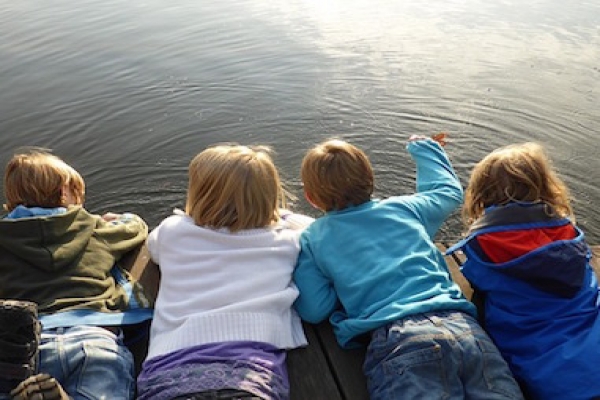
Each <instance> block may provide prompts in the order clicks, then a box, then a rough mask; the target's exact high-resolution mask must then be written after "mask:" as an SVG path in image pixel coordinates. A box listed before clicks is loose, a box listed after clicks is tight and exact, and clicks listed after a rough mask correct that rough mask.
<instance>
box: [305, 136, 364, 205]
mask: <svg viewBox="0 0 600 400" xmlns="http://www.w3.org/2000/svg"><path fill="white" fill-rule="evenodd" d="M300 175H301V177H302V183H303V184H304V191H305V193H306V195H307V197H308V198H309V200H310V201H311V202H312V203H313V204H314V205H315V206H316V207H318V208H319V209H321V210H323V211H331V210H341V209H344V208H346V207H348V206H351V205H354V206H357V205H359V204H362V203H365V202H367V201H369V200H370V199H371V195H372V194H373V182H374V177H373V168H372V166H371V162H370V161H369V158H368V157H367V155H366V154H365V153H364V152H363V151H362V150H360V149H359V148H358V147H356V146H354V145H352V144H350V143H347V142H344V141H342V140H338V139H332V140H328V141H326V142H323V143H321V144H318V145H317V146H315V147H314V148H312V149H311V150H309V151H308V152H307V153H306V155H305V156H304V159H303V160H302V167H301V170H300Z"/></svg>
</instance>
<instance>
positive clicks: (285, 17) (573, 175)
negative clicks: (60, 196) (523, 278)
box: [0, 0, 600, 243]
mask: <svg viewBox="0 0 600 400" xmlns="http://www.w3.org/2000/svg"><path fill="white" fill-rule="evenodd" d="M599 80H600V3H598V2H597V1H593V0H588V1H574V2H565V1H562V0H538V1H527V2H522V1H519V0H505V1H497V0H494V1H487V0H486V1H483V0H451V1H442V0H433V1H427V2H424V1H420V0H414V1H413V0H411V1H405V0H395V1H381V0H380V1H372V0H328V1H322V0H304V1H302V0H273V1H261V0H222V1H218V2H208V1H196V0H181V1H163V0H160V1H159V0H147V1H131V2H125V1H115V0H104V1H97V0H79V1H76V2H74V1H71V0H69V1H67V0H19V1H13V0H0V135H1V136H0V137H1V138H2V142H1V143H2V146H1V147H0V163H1V164H2V165H4V164H5V163H6V161H7V160H8V158H9V157H10V156H11V154H12V152H13V150H14V149H15V148H17V147H19V146H27V145H35V146H42V147H47V148H51V149H53V150H54V152H55V153H56V154H57V155H59V156H61V157H63V158H64V159H65V160H66V161H67V162H69V163H71V164H72V165H73V166H74V167H75V168H77V169H78V170H79V171H80V172H81V173H82V174H83V176H84V178H85V179H86V182H87V185H88V201H87V207H88V208H89V209H90V210H92V211H95V212H104V211H108V210H111V211H117V212H120V211H127V210H130V211H134V212H137V213H139V214H141V215H142V216H143V217H145V218H146V219H147V220H148V222H149V223H150V225H155V224H157V223H158V222H159V221H160V220H161V219H162V218H163V217H165V216H166V215H167V214H169V213H170V210H171V209H172V208H173V207H181V206H182V205H183V202H184V197H185V189H186V184H187V182H186V169H187V164H188V162H189V160H190V159H191V158H192V157H193V156H194V155H195V154H196V153H197V152H199V151H201V150H202V149H203V148H204V147H206V146H208V145H210V144H213V143H216V142H225V141H226V142H231V141H235V142H240V143H243V144H267V145H271V146H272V147H273V148H274V149H275V151H276V152H277V154H276V162H277V164H278V165H279V166H280V169H281V171H282V173H283V176H284V178H285V180H286V182H287V183H288V186H289V188H290V189H291V191H292V192H294V193H295V194H297V195H300V186H299V179H298V169H299V164H300V161H301V159H302V156H303V154H304V152H305V151H306V150H307V149H308V148H309V147H311V146H312V145H313V144H314V143H316V142H319V141H321V140H324V139H326V138H329V137H332V136H338V137H341V138H344V139H347V140H350V141H351V142H353V143H355V144H357V145H359V146H361V147H363V148H364V149H365V150H366V151H367V152H368V154H369V155H370V156H371V158H372V161H373V163H374V165H375V168H376V170H377V184H378V189H377V195H379V196H389V195H393V194H402V193H409V192H411V191H412V189H413V186H414V183H413V170H412V164H411V163H410V160H409V158H408V157H407V154H406V153H405V151H404V144H405V140H406V138H408V136H409V135H410V134H413V133H418V134H430V133H435V132H438V131H442V130H443V131H447V132H449V133H450V134H451V136H452V138H453V143H452V144H451V145H450V147H449V148H448V152H449V153H450V155H451V157H452V160H453V162H454V164H455V167H456V169H457V171H458V173H459V175H460V176H461V179H462V180H463V182H466V180H467V177H468V174H469V171H470V169H471V168H472V166H473V164H474V163H475V162H477V161H478V160H479V159H481V157H483V156H484V155H485V154H486V153H488V152H489V151H491V150H492V149H494V148H496V147H498V146H501V145H505V144H509V143H513V142H520V141H525V140H536V141H539V142H542V143H544V144H545V145H546V146H547V148H548V150H549V152H550V153H551V155H552V156H553V159H554V162H555V165H556V166H557V167H558V169H559V171H560V172H561V174H562V176H563V177H564V179H565V180H566V182H567V184H568V185H569V187H570V188H571V190H572V192H573V194H574V196H575V198H576V203H575V209H576V213H577V217H578V220H579V222H580V224H581V225H582V227H583V229H584V230H585V231H586V232H587V234H588V236H589V238H590V241H592V242H594V243H600V216H599V215H598V207H596V204H597V203H598V202H599V201H600V172H599V171H600V160H599V156H598V154H599V150H600V145H599V144H598V139H600V137H599V135H598V131H599V129H600V128H599V127H600V101H599V100H600V84H599ZM297 207H298V208H299V209H300V210H301V211H303V212H307V213H311V214H313V215H315V214H314V213H313V211H312V210H310V209H309V207H308V206H307V205H306V204H305V203H304V202H303V201H302V200H301V199H300V200H298V202H297ZM460 230H461V224H460V221H459V219H458V217H457V216H456V215H455V216H454V217H453V218H451V219H450V221H449V223H448V224H447V225H446V226H445V227H444V229H443V231H442V232H441V237H442V238H445V239H449V240H452V239H454V238H456V237H457V236H458V235H459V233H460Z"/></svg>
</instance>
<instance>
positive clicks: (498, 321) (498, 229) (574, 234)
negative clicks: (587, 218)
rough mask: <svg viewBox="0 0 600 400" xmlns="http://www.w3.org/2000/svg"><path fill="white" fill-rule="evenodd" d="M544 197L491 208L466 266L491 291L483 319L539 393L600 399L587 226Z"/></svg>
mask: <svg viewBox="0 0 600 400" xmlns="http://www.w3.org/2000/svg"><path fill="white" fill-rule="evenodd" d="M549 211H551V209H550V208H549V207H548V206H547V205H545V204H539V203H538V204H531V203H527V204H522V203H518V204H517V203H512V204H509V205H506V206H501V207H490V208H488V209H486V211H485V214H484V216H483V217H482V218H480V219H479V220H478V221H477V222H476V223H475V224H474V225H473V226H472V227H471V230H470V231H469V235H468V237H466V238H465V239H464V240H462V241H461V242H459V243H457V244H456V245H454V246H452V247H451V248H450V249H448V251H447V254H452V253H454V252H456V251H457V250H461V249H462V250H463V251H464V253H465V255H466V261H465V263H464V265H463V266H462V268H461V271H462V273H463V274H464V275H465V277H466V278H467V279H468V280H469V282H470V283H471V285H472V286H473V288H474V289H475V290H477V291H479V292H480V293H481V294H483V296H484V299H485V300H484V317H483V325H484V327H485V329H486V330H487V331H488V333H489V334H490V336H491V337H492V338H493V340H494V342H495V343H496V345H497V346H498V348H499V349H500V351H501V353H502V355H503V356H504V358H505V359H506V360H507V362H508V363H509V365H510V367H511V370H512V371H513V374H514V375H515V378H516V379H517V380H518V381H519V382H520V383H521V385H522V386H523V388H524V391H525V393H526V394H527V395H528V396H529V397H530V398H532V399H543V400H553V399H556V400H584V399H585V400H589V399H594V398H600V379H598V373H599V372H600V309H599V296H598V294H599V288H598V281H597V279H596V276H595V274H594V272H593V270H592V268H591V266H590V260H591V256H592V253H591V250H590V248H589V246H588V245H587V244H586V242H585V239H584V234H583V232H582V231H581V230H580V229H579V228H577V227H576V226H575V225H574V224H573V223H572V222H571V221H570V220H569V219H568V218H562V217H557V216H552V215H551V214H552V213H551V212H549Z"/></svg>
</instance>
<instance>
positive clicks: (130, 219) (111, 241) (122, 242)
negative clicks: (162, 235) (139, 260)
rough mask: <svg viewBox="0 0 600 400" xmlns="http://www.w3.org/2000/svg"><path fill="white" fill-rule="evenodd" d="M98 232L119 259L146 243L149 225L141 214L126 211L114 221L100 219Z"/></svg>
mask: <svg viewBox="0 0 600 400" xmlns="http://www.w3.org/2000/svg"><path fill="white" fill-rule="evenodd" d="M96 232H97V234H98V235H99V236H100V237H102V239H103V240H104V242H105V243H106V244H107V245H108V246H109V248H110V250H111V252H112V253H113V254H114V255H115V257H116V258H117V259H119V258H120V257H121V256H122V255H123V254H125V253H127V252H128V251H131V250H133V249H135V248H136V247H138V246H140V245H141V244H142V243H144V241H145V240H146V237H147V236H148V225H146V223H145V222H144V220H143V219H142V218H140V217H139V216H137V215H135V214H129V213H126V214H122V215H121V216H120V217H119V218H118V219H116V220H113V221H108V222H107V221H104V220H102V219H100V222H99V226H98V229H97V231H96Z"/></svg>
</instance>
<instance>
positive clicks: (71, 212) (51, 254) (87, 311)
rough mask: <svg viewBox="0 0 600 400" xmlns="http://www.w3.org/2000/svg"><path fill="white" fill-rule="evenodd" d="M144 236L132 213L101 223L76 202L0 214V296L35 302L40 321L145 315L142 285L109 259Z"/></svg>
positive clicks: (89, 321) (113, 321)
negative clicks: (52, 210) (50, 210)
mask: <svg viewBox="0 0 600 400" xmlns="http://www.w3.org/2000/svg"><path fill="white" fill-rule="evenodd" d="M147 235H148V227H147V225H146V224H145V222H144V221H143V220H142V219H141V218H140V217H138V216H136V215H133V214H124V215H123V217H122V218H119V219H117V220H115V221H111V222H106V221H104V220H103V219H102V218H101V217H100V216H98V215H93V214H90V213H89V212H87V211H86V210H85V209H83V208H82V207H70V208H69V209H67V210H66V211H65V212H63V213H61V214H58V215H50V216H33V217H25V218H17V219H7V218H5V219H1V220H0V298H3V299H19V300H29V301H33V302H35V303H37V304H38V307H39V308H38V311H39V314H40V316H41V320H42V323H43V325H44V327H45V328H48V327H57V326H74V325H81V324H86V325H120V324H124V323H134V322H139V321H140V320H144V319H147V318H149V316H150V315H151V311H150V310H149V307H150V304H149V302H148V301H147V300H146V299H145V297H144V296H143V294H142V292H141V288H140V287H139V286H138V285H136V284H135V283H134V282H132V281H131V280H130V278H129V276H128V275H127V273H126V272H125V271H123V270H121V269H120V268H118V267H117V266H116V265H115V264H116V262H117V261H118V260H119V259H120V258H121V257H122V256H123V255H124V254H125V253H127V252H128V251H130V250H132V249H134V248H136V247H137V246H139V245H141V244H142V243H143V242H144V240H145V239H146V237H147Z"/></svg>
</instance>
